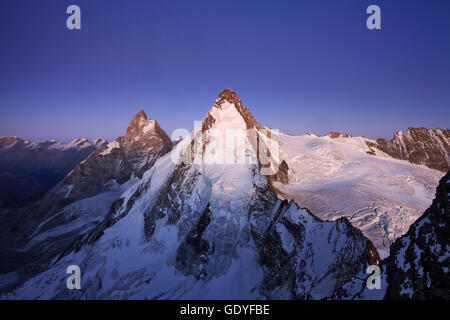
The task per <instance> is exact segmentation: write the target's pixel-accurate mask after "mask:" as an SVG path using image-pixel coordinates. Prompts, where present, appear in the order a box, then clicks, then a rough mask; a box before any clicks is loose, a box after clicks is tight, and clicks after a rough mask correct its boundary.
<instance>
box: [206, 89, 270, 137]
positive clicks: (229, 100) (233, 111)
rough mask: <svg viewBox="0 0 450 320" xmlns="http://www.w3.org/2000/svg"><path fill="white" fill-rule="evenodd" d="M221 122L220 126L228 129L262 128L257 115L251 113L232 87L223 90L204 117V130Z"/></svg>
mask: <svg viewBox="0 0 450 320" xmlns="http://www.w3.org/2000/svg"><path fill="white" fill-rule="evenodd" d="M219 122H221V123H222V124H221V125H220V127H226V126H230V127H227V128H228V129H237V128H242V129H254V128H257V129H262V128H263V126H262V125H260V124H259V123H258V122H257V121H256V119H255V117H254V116H253V115H252V114H251V112H250V110H248V109H247V108H246V107H245V106H244V105H243V104H242V101H241V100H240V99H239V97H238V95H237V94H236V92H234V91H233V90H231V89H225V90H223V91H222V92H221V93H220V94H219V96H218V97H217V99H216V101H215V102H214V105H213V106H212V108H211V109H210V110H209V112H208V114H207V115H206V116H205V118H204V119H203V123H202V131H203V132H204V131H206V130H208V129H209V128H211V127H212V126H213V125H214V124H216V125H217V124H218V123H219Z"/></svg>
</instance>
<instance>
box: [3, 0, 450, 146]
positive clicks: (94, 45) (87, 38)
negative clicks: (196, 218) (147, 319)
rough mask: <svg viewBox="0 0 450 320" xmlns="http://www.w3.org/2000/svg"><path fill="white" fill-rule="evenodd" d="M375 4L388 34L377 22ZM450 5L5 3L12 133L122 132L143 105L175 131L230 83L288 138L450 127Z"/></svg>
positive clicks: (7, 110)
mask: <svg viewBox="0 0 450 320" xmlns="http://www.w3.org/2000/svg"><path fill="white" fill-rule="evenodd" d="M71 4H77V5H79V6H80V7H81V12H82V21H81V24H82V30H80V31H70V30H68V29H67V28H66V18H67V16H68V15H67V14H66V8H67V6H69V5H71ZM371 4H377V5H379V6H380V7H381V20H382V30H374V31H370V30H368V29H367V28H366V19H367V17H368V15H367V14H366V13H365V11H366V8H367V7H368V6H369V5H371ZM449 14H450V1H448V0H432V1H429V0H420V1H419V0H417V1H416V0H395V1H392V0H389V1H386V0H370V1H365V0H340V1H338V0H308V1H301V0H296V1H280V0H276V1H265V0H251V1H250V0H237V1H236V0H228V1H217V0H208V1H197V0H183V1H173V0H164V1H163V0H159V1H151V0H150V1H149V0H145V1H144V0H142V1H138V0H128V1H125V0H88V1H87V0H70V1H65V0H53V1H50V0H33V1H31V0H29V1H28V0H27V1H25V0H2V1H1V2H0V136H5V135H17V136H20V137H23V138H28V139H33V140H35V139H52V138H55V139H58V140H61V141H68V140H71V139H74V138H76V137H79V136H85V137H88V138H95V137H98V136H103V137H105V138H107V139H109V140H112V139H114V138H116V137H117V136H119V135H123V134H124V133H125V130H126V127H127V125H128V123H129V122H130V120H131V119H132V117H133V116H134V114H136V113H137V112H138V111H139V110H140V109H143V110H145V111H146V113H147V115H148V116H149V117H150V118H153V119H156V120H157V121H158V122H159V123H160V125H161V126H162V128H163V129H164V130H166V132H167V133H168V134H169V135H170V134H171V132H172V130H174V129H176V128H187V129H189V130H192V128H193V121H194V120H201V119H202V118H203V116H204V115H205V114H206V112H207V111H208V110H209V108H210V107H211V106H212V104H213V102H214V100H215V98H216V97H217V95H218V94H219V93H220V92H221V91H222V90H223V89H224V88H231V89H233V90H235V91H236V92H237V94H238V95H239V97H240V98H241V100H242V101H243V103H244V105H246V106H247V107H248V108H249V109H250V110H251V111H252V113H253V114H254V116H255V117H256V119H257V120H258V121H259V122H260V123H262V124H263V125H267V126H270V127H272V128H278V129H280V130H281V131H283V132H286V133H293V134H304V133H306V132H308V131H312V132H314V133H317V134H324V133H326V132H329V131H332V130H335V131H341V132H347V133H349V134H352V135H364V136H367V137H370V138H375V137H385V138H391V137H392V136H393V134H394V132H395V131H397V130H405V129H407V128H408V127H409V126H425V127H441V128H449V127H450V126H449V124H450V112H449V109H450V15H449Z"/></svg>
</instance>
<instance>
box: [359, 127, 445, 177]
mask: <svg viewBox="0 0 450 320" xmlns="http://www.w3.org/2000/svg"><path fill="white" fill-rule="evenodd" d="M366 143H367V145H368V146H369V148H371V149H372V148H376V149H378V150H381V151H383V152H385V153H387V154H388V155H390V156H391V157H393V158H396V159H401V160H407V161H409V162H411V163H414V164H422V165H425V166H427V167H429V168H431V169H435V170H439V171H442V172H447V171H448V170H449V169H450V130H442V129H426V128H409V129H408V130H407V131H405V132H402V131H398V132H397V133H396V134H395V136H394V138H393V139H392V140H390V141H388V140H385V139H377V140H376V143H373V142H366ZM369 154H374V151H369Z"/></svg>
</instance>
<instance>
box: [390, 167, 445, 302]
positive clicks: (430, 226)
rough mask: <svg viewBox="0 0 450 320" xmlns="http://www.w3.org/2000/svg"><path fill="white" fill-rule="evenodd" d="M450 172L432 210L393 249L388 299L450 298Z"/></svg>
mask: <svg viewBox="0 0 450 320" xmlns="http://www.w3.org/2000/svg"><path fill="white" fill-rule="evenodd" d="M449 195H450V172H448V173H447V174H446V175H445V176H444V177H443V178H442V179H441V181H440V183H439V186H438V188H437V190H436V198H435V199H434V201H433V203H432V205H431V206H430V208H428V209H427V211H425V213H424V214H423V215H422V216H421V217H420V218H419V219H418V220H417V221H416V222H415V223H414V224H412V225H411V227H410V228H409V231H408V232H407V233H406V234H405V235H404V236H402V237H401V238H399V239H397V240H396V241H395V242H394V243H393V244H392V246H391V255H390V256H389V257H388V258H387V260H386V272H387V281H388V288H387V292H386V296H385V299H446V300H448V299H450V277H449V267H450V243H449V236H450V205H449Z"/></svg>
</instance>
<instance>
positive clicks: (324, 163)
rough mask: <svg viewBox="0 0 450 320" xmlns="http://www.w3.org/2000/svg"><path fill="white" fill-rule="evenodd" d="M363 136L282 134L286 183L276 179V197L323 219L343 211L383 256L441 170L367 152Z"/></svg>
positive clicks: (426, 201)
mask: <svg viewBox="0 0 450 320" xmlns="http://www.w3.org/2000/svg"><path fill="white" fill-rule="evenodd" d="M368 141H369V142H370V141H371V140H369V139H367V138H364V137H350V136H348V135H346V136H344V135H327V136H324V137H319V136H316V135H314V134H307V135H304V136H290V135H285V134H280V142H281V145H280V157H281V158H282V159H283V160H285V161H286V162H287V164H288V166H289V183H288V184H282V183H276V184H275V186H276V188H277V190H278V193H279V195H280V197H283V198H287V199H294V200H295V201H296V202H297V203H298V204H299V205H300V206H302V207H307V208H308V209H310V210H311V211H312V212H313V213H314V214H316V215H317V216H319V217H320V218H321V219H325V220H335V219H337V218H340V217H347V218H348V219H349V220H350V222H351V223H352V224H353V226H355V227H357V228H358V229H360V230H362V231H363V233H364V234H365V235H366V236H367V237H368V238H369V239H370V240H372V242H373V243H374V244H375V246H376V247H377V249H378V251H379V252H380V255H381V256H382V257H383V258H384V257H386V256H387V255H388V254H389V246H390V245H391V244H392V242H393V241H394V240H395V239H396V238H398V237H400V236H401V235H403V234H405V233H406V231H407V230H408V228H409V226H410V225H411V224H412V223H413V222H414V221H415V220H416V219H417V218H418V217H419V216H420V215H421V214H422V213H423V212H424V211H425V210H426V208H428V206H429V205H430V204H431V201H432V199H433V196H434V191H435V188H436V186H437V184H438V181H439V179H440V177H441V176H442V173H441V172H439V171H436V170H432V169H429V168H427V167H425V166H419V165H415V164H411V163H409V162H407V161H402V160H396V159H393V158H391V157H390V156H389V155H387V154H385V153H383V152H381V151H378V150H377V152H376V154H375V155H370V154H368V152H370V149H369V147H368V146H367V142H368Z"/></svg>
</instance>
